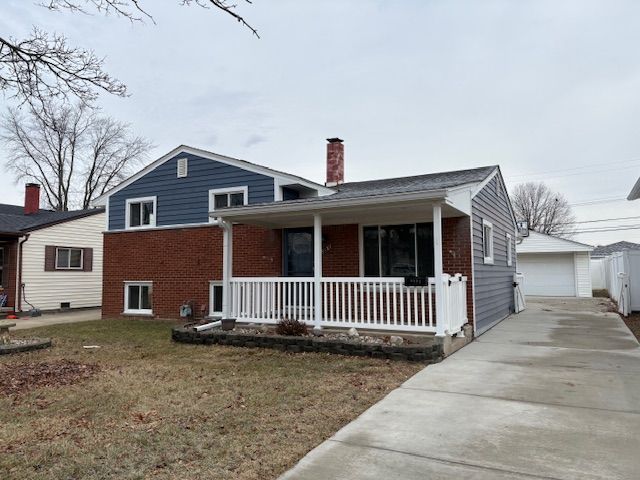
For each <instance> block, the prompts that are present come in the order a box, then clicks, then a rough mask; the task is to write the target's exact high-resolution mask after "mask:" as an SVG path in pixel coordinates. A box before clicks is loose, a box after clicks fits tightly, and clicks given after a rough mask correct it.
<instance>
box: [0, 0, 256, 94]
mask: <svg viewBox="0 0 640 480" xmlns="http://www.w3.org/2000/svg"><path fill="white" fill-rule="evenodd" d="M245 2H247V3H251V1H250V0H245ZM180 4H181V5H186V6H189V5H197V6H199V7H202V8H209V7H214V8H216V9H218V10H221V11H223V12H225V13H226V14H228V15H230V16H232V17H233V18H234V19H236V20H237V21H238V22H240V23H241V24H242V25H244V26H245V27H247V28H249V30H251V32H252V33H253V34H254V35H256V36H258V32H257V31H256V29H255V28H253V27H252V26H251V25H249V23H247V22H246V21H245V19H244V17H242V16H241V15H239V14H238V13H237V12H236V10H235V8H236V5H234V4H229V3H228V1H227V0H181V1H180ZM40 5H41V6H43V7H45V8H47V9H49V10H55V11H60V10H67V11H70V12H74V13H85V14H89V13H91V11H97V12H98V13H102V14H105V15H116V16H119V17H123V18H126V19H128V20H129V21H131V22H140V21H143V20H144V19H147V20H151V21H153V17H152V16H151V15H150V14H149V13H147V11H145V10H144V9H143V8H142V6H141V1H140V0H44V1H43V3H40ZM103 64H104V59H103V58H101V57H99V56H97V55H96V54H95V53H94V52H92V51H90V50H85V49H82V48H78V47H73V46H70V45H69V44H68V42H67V39H66V38H65V37H64V36H63V35H59V34H52V35H49V34H48V33H46V32H44V31H42V30H40V29H38V28H34V29H33V31H32V33H31V35H30V36H29V37H28V38H25V39H17V38H14V37H11V36H5V35H2V34H0V91H4V92H8V93H9V94H11V95H12V96H14V97H16V98H18V99H19V100H20V101H21V102H22V103H24V102H28V103H39V104H44V103H46V102H48V101H49V100H50V99H51V98H60V97H65V98H66V97H68V96H70V95H71V96H73V97H76V99H78V100H80V101H81V102H84V103H87V104H89V103H91V102H92V101H93V100H95V98H96V97H97V95H98V92H99V91H103V92H107V93H110V94H114V95H118V96H126V91H127V89H126V86H125V85H124V84H123V83H122V82H120V81H118V80H117V79H115V78H113V77H111V76H110V75H109V74H108V73H106V72H105V71H104V70H103Z"/></svg>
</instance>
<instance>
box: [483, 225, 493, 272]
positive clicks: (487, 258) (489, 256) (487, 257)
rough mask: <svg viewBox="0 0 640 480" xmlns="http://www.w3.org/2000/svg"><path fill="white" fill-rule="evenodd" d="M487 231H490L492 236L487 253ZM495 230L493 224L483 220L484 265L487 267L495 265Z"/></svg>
mask: <svg viewBox="0 0 640 480" xmlns="http://www.w3.org/2000/svg"><path fill="white" fill-rule="evenodd" d="M487 229H489V231H490V232H491V233H490V234H491V236H490V237H489V252H487V251H486V246H487V241H486V238H485V236H486V232H487ZM494 236H495V235H494V230H493V223H491V222H488V221H486V220H484V219H483V220H482V254H483V255H484V263H485V264H487V265H493V261H494V256H495V250H494V248H493V247H494V245H493V238H494Z"/></svg>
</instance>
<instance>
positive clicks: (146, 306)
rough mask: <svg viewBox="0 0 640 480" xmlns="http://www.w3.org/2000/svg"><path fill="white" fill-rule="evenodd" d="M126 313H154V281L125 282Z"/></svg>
mask: <svg viewBox="0 0 640 480" xmlns="http://www.w3.org/2000/svg"><path fill="white" fill-rule="evenodd" d="M124 313H128V314H131V315H152V314H153V283H152V282H125V283H124Z"/></svg>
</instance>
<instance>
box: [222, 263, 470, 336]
mask: <svg viewBox="0 0 640 480" xmlns="http://www.w3.org/2000/svg"><path fill="white" fill-rule="evenodd" d="M466 280H467V279H466V277H462V276H461V275H455V276H453V277H450V276H449V275H444V276H443V287H444V288H443V291H444V302H443V305H444V309H443V310H444V319H443V321H444V325H445V328H444V330H445V331H446V332H447V333H450V334H455V333H457V332H459V331H460V330H461V328H462V325H464V324H465V323H466V322H467V297H466V283H467V282H466ZM428 283H429V284H428V285H427V286H423V287H405V286H404V279H403V278H362V277H323V278H322V279H321V280H320V284H321V290H320V291H321V298H320V302H321V312H322V314H321V325H322V326H325V327H331V326H333V327H357V328H370V329H379V330H405V331H417V332H436V320H437V319H436V314H435V279H433V278H430V279H429V282H428ZM230 287H231V296H230V304H231V305H230V310H231V311H230V313H231V316H232V317H233V318H236V319H237V320H238V321H241V322H257V323H277V322H278V321H279V320H281V319H283V318H290V319H296V320H300V321H303V322H305V323H307V324H309V325H312V324H313V323H314V308H315V298H314V278H312V277H269V278H258V277H244V278H238V277H233V278H232V279H231V281H230Z"/></svg>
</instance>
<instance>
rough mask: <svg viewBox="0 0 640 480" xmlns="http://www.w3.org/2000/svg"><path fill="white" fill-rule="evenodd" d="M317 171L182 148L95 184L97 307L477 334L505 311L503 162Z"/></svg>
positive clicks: (115, 312) (511, 268)
mask: <svg viewBox="0 0 640 480" xmlns="http://www.w3.org/2000/svg"><path fill="white" fill-rule="evenodd" d="M326 166H327V178H326V182H325V183H324V184H320V183H316V182H313V181H309V180H306V179H304V178H301V177H298V176H296V175H292V174H289V173H284V172H279V171H276V170H272V169H270V168H267V167H264V166H260V165H257V164H254V163H250V162H247V161H243V160H238V159H235V158H230V157H225V156H222V155H217V154H215V153H211V152H207V151H204V150H199V149H195V148H191V147H186V146H180V147H178V148H176V149H175V150H173V151H171V152H169V153H168V154H167V155H165V156H163V157H161V158H159V159H158V160H156V161H155V162H153V163H152V164H150V165H149V166H148V167H147V168H145V169H144V170H142V171H140V172H139V173H138V174H136V175H134V176H132V177H131V178H129V179H128V180H126V181H124V182H123V183H122V184H120V185H119V186H117V187H116V188H114V189H112V190H111V191H109V192H107V193H106V194H105V195H104V196H102V197H100V198H99V199H98V200H97V201H96V204H98V205H103V206H104V207H105V208H106V211H107V222H106V225H107V227H106V231H105V234H104V279H103V299H104V300H103V316H104V317H105V318H114V317H120V316H133V315H136V316H137V315H145V316H152V317H158V318H178V316H179V308H180V306H181V305H182V304H184V303H185V302H192V303H193V305H194V306H195V311H196V312H200V311H202V312H203V315H206V316H211V317H215V316H224V317H230V318H236V319H237V320H238V321H246V322H255V323H275V322H277V321H278V320H279V319H281V318H284V317H288V318H298V319H300V320H302V321H305V322H307V323H309V324H310V325H315V326H318V327H323V326H333V327H350V326H355V327H364V328H371V329H386V330H401V331H402V330H404V331H418V332H433V333H436V334H438V335H445V334H447V333H448V334H455V333H458V332H460V331H461V329H462V326H463V325H464V324H465V323H467V322H468V321H469V322H472V323H473V325H474V328H475V331H476V332H477V333H481V332H483V331H485V330H487V329H488V328H490V327H491V326H492V325H494V324H495V323H497V322H498V321H500V320H501V319H503V318H505V317H506V316H507V315H508V314H509V313H510V312H512V311H513V308H514V305H513V275H514V273H515V243H514V240H515V228H516V227H515V218H514V215H513V211H512V209H511V204H510V201H509V197H508V195H507V191H506V188H505V186H504V182H503V179H502V176H501V174H500V169H499V168H498V167H497V166H489V167H480V168H474V169H470V170H461V171H453V172H443V173H430V174H425V175H418V176H413V177H403V178H391V179H381V180H372V181H364V182H344V144H343V142H342V140H340V139H337V138H333V139H329V140H328V145H327V159H326Z"/></svg>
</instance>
